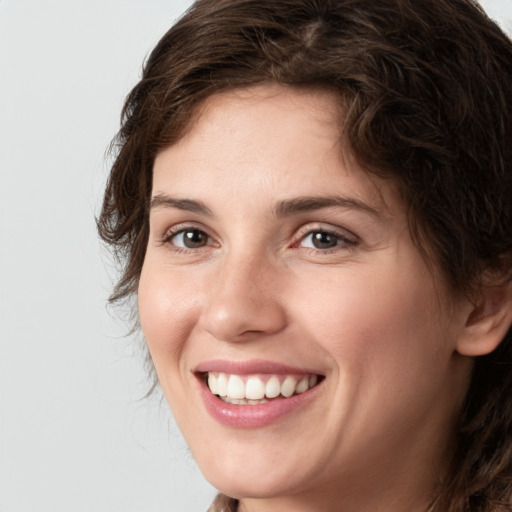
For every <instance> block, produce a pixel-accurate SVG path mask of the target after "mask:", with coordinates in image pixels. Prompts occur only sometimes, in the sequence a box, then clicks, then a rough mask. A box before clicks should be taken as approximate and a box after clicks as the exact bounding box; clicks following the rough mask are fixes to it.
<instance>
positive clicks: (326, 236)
mask: <svg viewBox="0 0 512 512" xmlns="http://www.w3.org/2000/svg"><path fill="white" fill-rule="evenodd" d="M337 243H338V239H337V238H336V237H335V236H333V235H331V234H330V233H325V232H324V231H319V232H318V233H315V234H314V235H313V245H314V246H315V247H316V248H317V249H328V248H330V247H335V246H336V244H337Z"/></svg>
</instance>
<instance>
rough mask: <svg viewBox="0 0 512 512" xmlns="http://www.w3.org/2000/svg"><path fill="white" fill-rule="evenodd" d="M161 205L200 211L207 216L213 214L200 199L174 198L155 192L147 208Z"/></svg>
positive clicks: (188, 210)
mask: <svg viewBox="0 0 512 512" xmlns="http://www.w3.org/2000/svg"><path fill="white" fill-rule="evenodd" d="M162 207H164V208H176V209H178V210H184V211H187V212H193V213H200V214H201V215H207V216H208V217H211V216H213V213H212V211H211V210H210V209H209V208H208V207H207V206H206V205H205V204H204V203H202V202H201V201H194V200H192V199H176V198H174V197H170V196H167V195H164V194H157V195H156V196H154V197H153V198H152V199H151V203H150V205H149V208H150V209H153V208H162Z"/></svg>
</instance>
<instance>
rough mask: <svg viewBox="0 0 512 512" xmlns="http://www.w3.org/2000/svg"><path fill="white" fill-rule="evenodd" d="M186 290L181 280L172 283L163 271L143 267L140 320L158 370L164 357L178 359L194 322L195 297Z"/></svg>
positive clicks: (139, 305) (139, 297) (140, 289)
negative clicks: (160, 360)
mask: <svg viewBox="0 0 512 512" xmlns="http://www.w3.org/2000/svg"><path fill="white" fill-rule="evenodd" d="M183 290H184V288H183V286H182V284H181V283H180V282H179V280H176V279H173V280H170V281H169V279H167V278H166V276H165V273H164V272H158V271H157V272H155V271H154V269H152V268H151V267H150V266H149V265H148V266H146V264H145V266H144V267H143V270H142V273H141V277H140V282H139V288H138V308H139V318H140V324H141V328H142V331H143V333H144V336H145V339H146V342H147V344H148V347H149V350H150V352H151V356H152V358H153V361H154V363H155V366H157V370H158V364H159V359H160V358H161V357H165V358H166V359H167V360H169V361H173V360H174V361H176V360H177V358H178V356H179V354H180V353H181V351H182V350H183V345H184V343H185V340H186V337H187V335H188V333H189V332H190V330H191V329H192V328H193V324H194V322H195V314H194V311H195V310H196V307H195V301H194V297H192V296H190V294H186V293H184V292H183Z"/></svg>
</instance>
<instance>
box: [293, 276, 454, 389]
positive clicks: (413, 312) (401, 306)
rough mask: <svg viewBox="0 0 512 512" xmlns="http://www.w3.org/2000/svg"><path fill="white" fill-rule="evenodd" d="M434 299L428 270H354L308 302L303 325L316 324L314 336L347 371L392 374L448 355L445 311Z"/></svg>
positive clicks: (325, 284)
mask: <svg viewBox="0 0 512 512" xmlns="http://www.w3.org/2000/svg"><path fill="white" fill-rule="evenodd" d="M321 284H322V283H321ZM297 295H299V294H297ZM310 295H311V294H310ZM436 304H437V303H436V295H435V293H434V289H433V285H432V279H431V278H430V275H428V276H421V275H420V276H418V272H415V273H414V274H413V275H412V276H411V275H407V274H405V273H400V272H393V269H390V270H387V271H386V270H381V271H380V272H378V273H368V272H365V273H364V274H361V275H358V273H357V272H356V271H354V272H351V273H347V274H346V275H344V276H342V278H339V279H333V280H330V281H329V282H327V283H325V282H324V283H323V286H320V287H319V289H318V291H317V293H315V294H314V295H313V297H312V298H311V296H310V297H309V300H308V301H307V304H306V303H305V302H304V305H303V307H302V310H303V312H304V313H303V315H302V316H303V319H304V324H303V325H305V326H308V325H309V326H310V327H311V326H316V327H315V330H316V334H315V337H316V339H317V340H318V342H319V343H320V344H321V345H323V347H324V348H325V349H326V351H327V352H329V353H330V355H331V357H332V358H333V359H334V360H336V362H337V363H338V364H339V365H341V366H343V367H346V370H345V371H349V372H363V373H365V374H375V375H377V374H380V379H386V378H389V379H390V380H393V379H394V378H395V376H396V375H401V374H403V373H404V371H406V369H410V370H411V373H413V372H414V371H415V370H417V369H419V368H420V367H422V366H425V365H426V366H435V364H437V362H438V361H439V360H440V358H441V357H445V358H446V359H447V358H448V355H449V353H450V350H449V347H448V344H446V343H445V339H444V338H446V336H447V333H446V329H445V324H446V322H445V321H444V317H445V316H446V314H445V313H444V314H443V313H442V312H441V311H440V309H441V308H439V307H438V306H437V305H436Z"/></svg>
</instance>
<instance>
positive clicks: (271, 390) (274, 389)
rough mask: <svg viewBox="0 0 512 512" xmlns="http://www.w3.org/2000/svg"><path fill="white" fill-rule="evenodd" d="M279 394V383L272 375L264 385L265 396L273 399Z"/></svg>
mask: <svg viewBox="0 0 512 512" xmlns="http://www.w3.org/2000/svg"><path fill="white" fill-rule="evenodd" d="M280 394H281V383H280V382H279V379H278V378H277V377H276V376H275V375H274V376H272V377H270V379H268V381H267V384H266V385H265V396H266V397H267V398H275V397H276V396H279V395H280Z"/></svg>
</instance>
